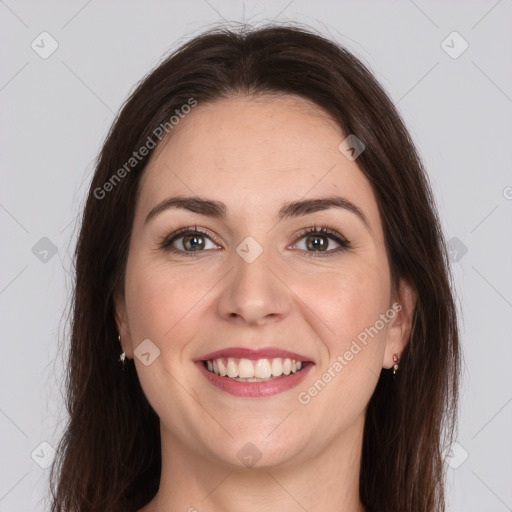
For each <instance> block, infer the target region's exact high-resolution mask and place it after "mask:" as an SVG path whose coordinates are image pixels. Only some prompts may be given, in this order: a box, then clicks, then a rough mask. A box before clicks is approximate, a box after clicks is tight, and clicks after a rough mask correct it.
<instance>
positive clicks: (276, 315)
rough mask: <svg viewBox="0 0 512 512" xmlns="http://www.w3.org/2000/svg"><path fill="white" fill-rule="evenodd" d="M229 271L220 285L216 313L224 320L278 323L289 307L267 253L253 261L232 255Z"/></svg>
mask: <svg viewBox="0 0 512 512" xmlns="http://www.w3.org/2000/svg"><path fill="white" fill-rule="evenodd" d="M233 259H234V262H233V268H232V270H231V272H229V273H228V274H227V275H226V277H225V280H224V282H223V289H222V292H221V294H220V296H219V299H218V312H219V314H220V315H221V316H222V317H223V318H224V319H226V320H229V321H231V322H233V321H238V322H240V323H245V324H250V325H263V324H265V323H267V322H268V321H269V320H271V319H273V321H279V320H282V319H283V318H284V317H285V316H286V314H287V312H288V310H289V308H290V303H291V301H290V298H289V295H290V293H291V292H290V290H289V288H288V287H287V286H286V285H285V283H284V279H283V277H284V276H283V275H280V272H279V269H278V266H277V265H276V264H275V261H274V262H272V261H271V260H272V258H271V256H270V254H268V253H267V251H263V252H262V253H261V254H260V255H259V256H258V257H257V258H256V259H255V260H254V261H252V262H250V260H247V261H246V260H245V259H244V258H243V257H241V256H239V255H238V254H234V258H233Z"/></svg>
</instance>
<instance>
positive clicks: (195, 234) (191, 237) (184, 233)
mask: <svg viewBox="0 0 512 512" xmlns="http://www.w3.org/2000/svg"><path fill="white" fill-rule="evenodd" d="M215 238H216V237H214V236H213V235H210V234H209V233H207V232H206V231H203V230H201V229H198V227H197V226H194V228H193V229H192V228H181V229H178V230H177V231H174V232H173V233H171V234H170V235H169V236H167V237H165V239H164V240H162V241H161V242H160V243H159V247H160V248H161V249H163V250H164V251H167V252H173V253H179V254H185V255H186V256H194V254H193V253H194V252H203V251H204V250H205V249H211V248H213V249H215V248H217V247H218V246H216V245H215V244H213V243H212V245H213V246H214V247H210V248H208V247H207V243H206V242H205V239H209V240H210V241H211V240H212V239H215Z"/></svg>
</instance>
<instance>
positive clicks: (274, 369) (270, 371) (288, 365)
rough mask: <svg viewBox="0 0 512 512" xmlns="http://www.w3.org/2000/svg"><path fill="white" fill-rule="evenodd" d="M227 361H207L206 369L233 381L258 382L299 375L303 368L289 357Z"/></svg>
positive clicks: (300, 363) (230, 359)
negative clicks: (293, 374)
mask: <svg viewBox="0 0 512 512" xmlns="http://www.w3.org/2000/svg"><path fill="white" fill-rule="evenodd" d="M225 361H226V359H223V358H217V359H213V360H209V361H206V367H207V368H208V370H209V371H211V372H213V373H215V374H217V375H220V376H221V377H230V378H232V379H239V380H240V379H248V381H250V382H257V381H258V379H261V380H270V379H273V378H276V377H280V376H281V375H290V374H291V373H297V372H298V371H300V370H301V369H302V368H303V366H304V365H303V363H302V362H301V361H295V360H294V359H290V358H288V357H286V358H281V357H276V358H268V359H258V360H257V361H254V360H251V359H246V358H240V359H238V358H234V357H228V359H227V361H226V363H227V364H225Z"/></svg>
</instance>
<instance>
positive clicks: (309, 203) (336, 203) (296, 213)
mask: <svg viewBox="0 0 512 512" xmlns="http://www.w3.org/2000/svg"><path fill="white" fill-rule="evenodd" d="M170 208H177V209H180V208H181V209H184V210H188V211H191V212H194V213H199V214H201V215H206V216H209V217H213V218H217V219H221V220H224V219H225V218H226V213H227V207H226V205H225V204H224V203H222V202H220V201H214V200H211V199H206V198H203V197H197V196H196V197H187V196H176V197H169V198H168V199H165V200H164V201H162V202H161V203H158V204H157V205H156V206H155V207H154V208H153V209H152V210H151V211H150V212H149V213H148V215H147V217H146V220H145V221H144V224H147V223H148V222H149V221H150V220H151V219H153V218H154V217H156V216H157V215H158V214H160V213H162V212H163V211H165V210H168V209H170ZM330 208H341V209H344V210H347V211H349V212H351V213H353V214H355V215H356V216H357V217H358V218H359V220H361V221H362V223H363V224H364V226H365V227H366V229H367V230H368V231H369V232H370V233H371V232H372V230H371V227H370V223H369V222H368V219H367V218H366V216H365V215H364V213H363V212H362V211H361V209H360V208H359V207H358V206H356V205H355V204H354V203H352V202H351V201H349V200H348V199H345V198H344V197H340V196H334V195H333V196H326V197H319V198H314V199H302V200H300V201H290V202H287V203H284V204H283V205H282V207H281V208H280V210H279V212H278V214H277V218H278V220H284V219H287V218H296V217H302V216H303V215H308V214H310V213H315V212H320V211H323V210H328V209H330Z"/></svg>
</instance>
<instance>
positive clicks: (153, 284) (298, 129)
mask: <svg viewBox="0 0 512 512" xmlns="http://www.w3.org/2000/svg"><path fill="white" fill-rule="evenodd" d="M171 134H172V136H171V137H170V138H169V139H168V141H166V143H165V144H164V145H162V146H161V147H160V148H159V150H158V152H157V153H155V154H154V155H153V157H152V159H151V161H150V162H149V164H148V167H147V169H146V171H145V174H144V176H143V178H142V181H141V184H140V195H139V198H138V201H137V206H136V212H135V219H134V224H133V232H132V237H131V242H130V247H129V255H128V263H127V272H126V280H125V294H124V296H120V297H118V299H117V301H116V319H117V325H118V328H119V332H120V335H121V342H122V345H123V349H124V350H125V352H126V354H127V357H129V358H134V359H135V365H136V368H137V372H138V375H139V379H140V382H141V385H142V387H143V389H144V392H145V394H146V396H147V397H148V400H149V402H150V403H151V405H152V406H153V408H154V409H155V411H156V412H157V414H158V415H159V417H160V430H161V438H162V476H161V484H160V489H159V491H158V493H157V495H156V496H155V498H154V499H153V500H152V501H151V502H150V503H149V504H148V505H147V506H145V507H144V508H143V509H141V510H140V511H139V512H170V511H183V512H186V511H189V512H192V511H194V510H197V511H199V512H207V511H210V512H220V511H223V512H235V511H237V512H238V511H239V510H244V512H266V511H279V512H291V511H294V512H296V511H298V510H304V509H305V510H307V511H309V512H315V511H325V510H336V511H340V512H364V510H365V509H364V507H363V505H362V503H361V501H360V497H359V488H358V486H359V471H360V464H361V448H362V434H363V427H364V420H365V412H366V407H367V404H368V401H369V400H370V398H371V396H372V393H373V391H374V389H375V386H376V384H377V380H378V376H379V374H380V372H381V370H382V368H391V367H392V366H393V359H392V358H393V354H394V353H398V354H401V353H402V352H403V349H404V347H405V345H406V343H407V339H408V335H409V333H410V327H411V318H412V312H413V308H414V304H415V301H416V296H415V293H414V291H413V290H412V289H411V287H410V286H409V285H408V284H407V283H405V282H401V284H400V288H399V290H396V291H395V290H392V287H391V282H390V272H389V263H388V260H387V256H386V252H385V244H384V235H383V230H382V225H381V220H380V216H379V212H378V208H377V202H376V199H375V196H374V194H373V191H372V188H371V186H370V184H369V182H368V180H367V179H366V177H365V176H364V174H363V173H362V172H361V170H360V169H359V167H358V165H357V159H356V160H355V161H350V160H349V159H347V158H346V157H345V156H344V155H343V154H342V153H341V152H340V151H339V149H338V146H339V144H340V142H341V141H342V140H343V139H344V138H345V135H344V134H342V133H341V130H340V129H339V127H338V126H337V125H336V123H335V122H334V121H333V120H331V119H330V118H329V117H328V116H327V115H326V114H325V113H324V112H323V111H322V110H321V109H319V108H318V107H317V106H315V105H312V104H311V103H309V102H307V101H306V100H304V99H301V98H298V97H296V96H291V95H288V96H284V95H283V96H280V97H269V96H264V97H260V98H254V97H233V98H231V99H226V100H222V101H218V102H215V103H210V104H204V105H202V104H199V105H198V106H197V107H195V108H194V109H193V111H192V112H191V113H190V114H188V115H187V116H186V117H185V119H183V120H181V121H180V123H179V125H177V126H176V127H175V128H174V129H173V131H172V133H171ZM177 195H183V196H191V197H195V196H200V197H201V198H208V199H211V200H215V201H221V202H223V203H225V205H226V217H225V218H224V219H218V218H214V217H211V216H208V215H205V214H200V213H196V212H191V211H188V210H185V209H177V208H170V209H167V210H164V211H162V212H160V213H159V214H157V215H155V216H153V217H152V218H151V219H150V220H149V221H147V222H145V219H146V216H147V215H148V213H149V212H150V211H151V210H152V209H153V208H154V207H155V206H156V205H157V204H159V203H160V202H161V201H163V200H165V199H167V198H169V197H172V196H177ZM331 195H336V196H341V197H343V198H345V199H347V200H349V201H350V202H352V203H354V204H355V205H356V206H357V207H358V208H359V209H360V210H361V211H362V212H363V214H364V216H365V217H366V219H367V222H368V227H367V226H365V224H364V222H363V221H362V220H361V219H360V218H359V217H358V216H357V215H356V214H354V213H353V212H352V211H349V210H347V209H343V208H334V207H333V208H329V209H326V210H323V211H316V212H314V213H307V214H306V215H301V216H298V217H291V218H285V219H282V220H280V221H278V220H277V213H278V211H279V209H280V208H281V206H282V204H283V203H285V202H289V201H298V200H304V199H313V198H320V197H325V196H331ZM323 224H325V225H326V226H327V227H328V228H330V229H332V230H335V231H336V232H338V233H339V234H340V235H341V236H342V237H344V238H345V239H346V240H348V241H349V242H350V244H351V246H350V248H347V249H345V250H339V249H340V247H341V245H340V244H339V243H338V242H337V241H336V240H335V239H333V238H331V237H330V235H325V234H303V230H304V229H307V228H311V227H313V226H316V227H317V228H319V227H321V226H322V225H323ZM195 225H197V228H198V229H200V230H205V231H206V232H207V235H202V234H199V235H196V236H198V237H199V241H200V242H202V243H204V246H202V247H203V248H202V249H200V250H195V251H194V249H191V245H190V244H189V245H187V244H186V243H185V238H186V236H187V235H181V238H178V239H176V240H175V241H174V242H173V244H172V247H173V248H174V249H175V250H176V251H178V252H176V253H173V252H169V251H165V250H164V249H162V248H160V247H159V242H160V241H161V240H163V239H165V238H166V237H167V236H168V235H170V234H171V233H172V232H174V231H175V230H176V229H179V228H183V227H190V228H191V229H192V230H194V229H195ZM249 236H250V237H252V238H253V239H254V240H255V241H256V242H257V243H258V244H259V246H260V247H261V248H262V249H263V252H262V253H261V254H260V255H259V256H258V257H257V258H256V259H255V260H254V261H253V262H251V263H248V262H247V261H246V260H244V259H243V258H242V257H241V256H240V255H239V253H237V251H236V249H237V247H238V246H239V245H240V244H241V242H242V241H244V240H245V239H246V237H249ZM184 237H185V238H184ZM311 241H312V242H313V243H311ZM314 242H317V246H318V243H322V244H324V245H323V246H324V247H326V249H327V250H326V251H325V252H320V251H318V250H315V246H314ZM315 255H317V257H315ZM308 256H310V257H308ZM396 303H400V304H401V309H400V310H399V311H398V312H395V315H394V316H393V318H392V319H390V320H389V321H387V322H385V325H384V327H383V328H381V329H380V330H379V331H378V334H377V335H375V336H373V337H369V338H368V342H367V344H366V345H364V344H362V343H358V344H359V346H360V348H361V350H360V351H358V352H357V353H356V354H355V355H353V357H350V356H348V357H346V358H345V359H344V361H345V362H346V365H343V369H342V371H335V370H333V364H334V363H335V362H336V361H337V360H338V361H339V359H337V358H338V356H342V357H343V356H344V354H346V352H347V351H348V350H350V348H351V343H352V342H353V341H354V340H357V339H358V338H357V336H358V335H359V334H360V333H361V332H363V331H364V330H365V328H369V327H370V326H374V325H375V324H376V321H377V320H379V318H382V317H380V315H382V314H384V313H386V312H388V311H390V310H392V306H393V304H396ZM145 339H149V340H151V342H152V343H153V344H154V345H155V346H156V347H158V349H159V350H160V355H159V356H158V357H157V358H156V359H155V360H154V361H153V362H152V363H151V364H150V365H148V366H145V365H144V364H143V363H142V362H141V360H140V359H139V358H138V357H135V354H134V350H135V349H136V348H137V346H138V345H139V344H140V343H141V342H142V341H143V340H145ZM233 346H244V347H251V348H262V347H270V346H274V347H280V348H282V349H288V350H292V351H294V352H298V353H300V354H303V355H305V356H307V358H308V359H309V360H311V361H313V363H314V366H313V367H312V368H311V369H310V371H309V373H308V374H307V375H306V378H305V380H304V381H303V382H302V383H301V384H300V385H299V386H297V387H295V388H292V389H289V390H287V391H284V392H282V393H279V394H276V395H273V396H270V397H266V398H242V397H236V396H233V395H231V394H229V393H226V392H225V391H222V390H220V389H218V388H217V387H215V386H213V385H212V384H210V383H209V381H208V380H207V379H206V378H205V376H204V375H203V374H202V373H201V372H200V371H199V370H198V368H197V366H196V364H195V363H194V360H195V359H197V358H200V357H201V356H203V355H205V354H208V353H210V352H212V351H215V350H220V349H224V348H228V347H233ZM352 346H353V345H352ZM349 357H350V360H348V358H349ZM329 368H330V375H331V379H330V380H329V382H328V383H327V384H326V385H325V386H324V387H323V388H322V389H321V391H320V392H318V393H317V394H316V395H315V396H311V395H310V394H309V395H308V393H307V392H308V389H309V388H311V387H312V386H313V384H314V383H315V382H316V381H318V379H322V376H323V375H324V374H325V373H326V372H327V373H329ZM333 375H334V376H333ZM301 392H302V393H303V394H302V395H300V396H301V397H302V398H303V400H302V401H300V400H299V393H301ZM307 396H309V401H308V402H307V403H305V401H306V400H307ZM304 397H306V398H304ZM247 443H252V444H253V445H254V446H256V447H257V449H258V451H259V452H260V453H261V458H260V459H259V460H258V461H257V463H256V464H255V465H254V466H252V467H247V466H246V465H245V464H243V463H242V461H241V460H240V459H239V457H237V453H238V452H239V450H240V449H241V448H242V447H244V446H245V445H246V444H247Z"/></svg>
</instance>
